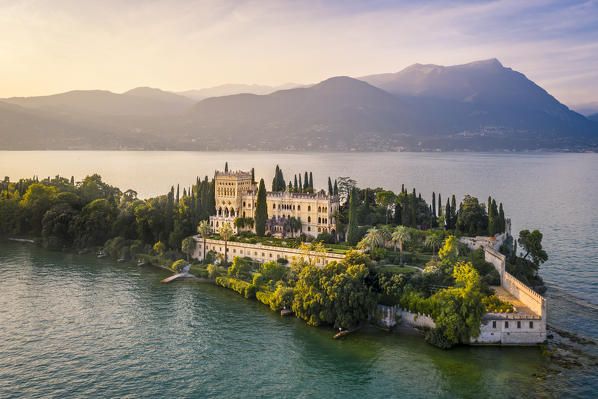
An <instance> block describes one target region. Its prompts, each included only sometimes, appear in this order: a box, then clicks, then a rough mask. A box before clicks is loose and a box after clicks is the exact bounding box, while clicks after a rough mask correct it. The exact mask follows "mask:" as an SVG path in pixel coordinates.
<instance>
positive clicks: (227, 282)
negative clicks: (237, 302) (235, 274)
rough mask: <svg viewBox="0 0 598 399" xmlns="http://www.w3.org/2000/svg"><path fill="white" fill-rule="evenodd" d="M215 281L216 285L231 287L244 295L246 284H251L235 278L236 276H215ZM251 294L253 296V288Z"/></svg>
mask: <svg viewBox="0 0 598 399" xmlns="http://www.w3.org/2000/svg"><path fill="white" fill-rule="evenodd" d="M215 281H216V285H219V286H221V287H224V288H228V289H231V290H233V291H235V292H237V293H239V294H241V295H243V296H245V295H246V294H245V290H246V288H247V286H249V285H252V284H249V283H248V282H245V281H243V280H237V279H236V278H231V277H216V280H215ZM254 287H255V286H254ZM250 291H251V289H250ZM250 291H249V292H250ZM253 295H254V296H255V290H254V291H253Z"/></svg>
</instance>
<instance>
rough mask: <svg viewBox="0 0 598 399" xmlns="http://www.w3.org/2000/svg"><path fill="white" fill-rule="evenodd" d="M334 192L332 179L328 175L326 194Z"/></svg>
mask: <svg viewBox="0 0 598 399" xmlns="http://www.w3.org/2000/svg"><path fill="white" fill-rule="evenodd" d="M332 194H334V189H333V188H332V180H330V176H328V195H332Z"/></svg>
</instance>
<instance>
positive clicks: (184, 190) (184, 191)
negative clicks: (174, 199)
mask: <svg viewBox="0 0 598 399" xmlns="http://www.w3.org/2000/svg"><path fill="white" fill-rule="evenodd" d="M186 196H187V189H186V188H183V197H186Z"/></svg>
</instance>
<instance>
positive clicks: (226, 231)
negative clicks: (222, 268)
mask: <svg viewBox="0 0 598 399" xmlns="http://www.w3.org/2000/svg"><path fill="white" fill-rule="evenodd" d="M218 233H219V234H220V238H222V239H223V240H224V264H225V265H226V264H227V263H228V261H227V255H228V248H227V244H228V240H229V239H230V238H231V237H232V236H233V228H232V227H230V223H223V224H222V226H221V227H220V230H218Z"/></svg>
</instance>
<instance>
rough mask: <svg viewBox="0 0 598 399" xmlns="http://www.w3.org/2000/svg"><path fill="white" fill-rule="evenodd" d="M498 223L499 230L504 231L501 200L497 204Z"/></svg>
mask: <svg viewBox="0 0 598 399" xmlns="http://www.w3.org/2000/svg"><path fill="white" fill-rule="evenodd" d="M498 223H499V232H500V233H504V232H505V230H506V222H505V212H504V211H503V209H502V202H501V203H500V205H499V206H498Z"/></svg>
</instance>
